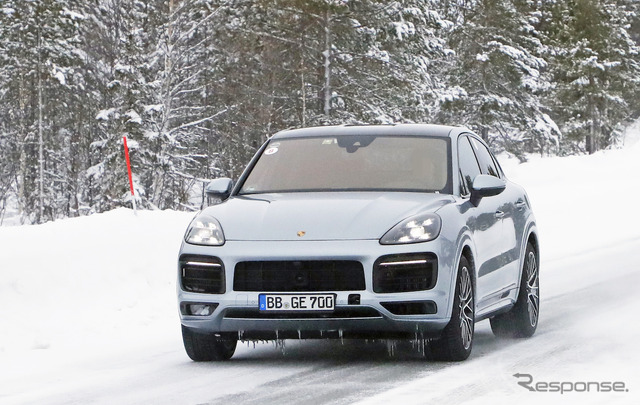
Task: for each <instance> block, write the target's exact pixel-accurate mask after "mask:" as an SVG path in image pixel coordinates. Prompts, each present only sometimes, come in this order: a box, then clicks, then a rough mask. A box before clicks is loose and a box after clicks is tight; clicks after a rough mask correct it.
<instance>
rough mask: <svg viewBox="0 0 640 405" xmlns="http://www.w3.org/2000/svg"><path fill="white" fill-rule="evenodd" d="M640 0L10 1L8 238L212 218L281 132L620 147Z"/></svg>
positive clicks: (3, 33) (3, 84) (507, 147)
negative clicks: (180, 215) (340, 130)
mask: <svg viewBox="0 0 640 405" xmlns="http://www.w3.org/2000/svg"><path fill="white" fill-rule="evenodd" d="M639 12H640V1H639V0H401V1H379V0H227V1H222V0H145V1H142V0H0V223H1V222H2V218H3V217H4V216H5V215H8V214H7V213H8V212H10V211H11V214H12V215H19V216H20V218H21V222H24V223H42V222H45V221H49V220H52V219H57V218H64V217H74V216H79V215H87V214H90V213H94V212H103V211H107V210H110V209H113V208H116V207H120V206H131V197H130V194H129V192H128V190H129V185H128V179H127V173H126V164H125V161H124V151H123V137H124V136H126V137H127V140H128V145H129V147H130V149H131V164H132V168H133V175H134V185H135V191H136V199H137V202H138V205H139V206H142V207H144V208H150V209H156V208H157V209H178V210H195V209H199V208H200V207H201V206H202V205H203V204H204V203H205V202H206V201H205V200H206V198H205V195H204V185H205V184H206V182H207V181H208V180H210V179H213V178H216V177H221V176H228V177H232V178H237V177H238V176H239V174H240V172H241V170H242V169H243V168H244V166H245V165H246V163H247V162H248V161H249V159H250V158H251V156H253V154H254V153H255V152H256V150H257V149H258V148H259V147H260V145H261V144H262V143H263V142H264V141H265V140H267V139H268V137H269V136H270V135H272V134H273V133H275V132H277V131H279V130H282V129H286V128H294V127H305V126H314V125H330V124H354V123H370V124H385V123H399V122H415V123H441V124H450V125H464V126H467V127H469V128H471V129H473V130H474V131H476V132H477V133H478V134H480V135H481V136H482V137H483V138H484V139H485V140H486V141H487V142H488V143H489V145H490V146H491V147H492V148H493V150H494V151H496V152H506V153H509V154H512V155H515V156H517V157H518V158H520V159H523V160H524V159H526V155H527V154H530V153H536V154H542V155H570V154H584V153H593V152H595V151H597V150H600V149H606V148H615V147H617V146H619V144H620V142H621V132H622V130H623V129H624V127H625V126H626V125H628V123H629V122H631V121H632V120H634V119H636V118H637V117H638V116H639V115H640V102H639V101H640V95H639V91H640V55H639V50H640V46H639V44H640V17H639V16H638V13H639Z"/></svg>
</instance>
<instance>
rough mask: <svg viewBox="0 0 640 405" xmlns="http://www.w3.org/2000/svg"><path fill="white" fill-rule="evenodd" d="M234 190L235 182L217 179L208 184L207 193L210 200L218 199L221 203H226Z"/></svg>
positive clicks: (225, 178)
mask: <svg viewBox="0 0 640 405" xmlns="http://www.w3.org/2000/svg"><path fill="white" fill-rule="evenodd" d="M232 188H233V180H231V179H230V178H227V177H222V178H219V179H215V180H212V181H210V182H209V184H207V188H206V189H205V192H206V193H207V196H208V197H209V198H216V199H219V200H220V201H224V200H226V199H227V198H229V196H230V195H231V189H232Z"/></svg>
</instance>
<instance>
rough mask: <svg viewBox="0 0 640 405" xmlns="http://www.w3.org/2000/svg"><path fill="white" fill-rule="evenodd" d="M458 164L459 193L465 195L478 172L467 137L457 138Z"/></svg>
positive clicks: (474, 156) (469, 190) (476, 162)
mask: <svg viewBox="0 0 640 405" xmlns="http://www.w3.org/2000/svg"><path fill="white" fill-rule="evenodd" d="M458 164H459V165H460V176H461V182H460V195H467V194H469V193H470V192H471V185H472V184H473V179H475V178H476V176H477V175H479V174H480V168H479V167H478V161H477V160H476V155H475V153H473V148H472V147H471V144H469V137H467V136H461V137H460V138H459V139H458Z"/></svg>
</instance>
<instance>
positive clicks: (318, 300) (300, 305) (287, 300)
mask: <svg viewBox="0 0 640 405" xmlns="http://www.w3.org/2000/svg"><path fill="white" fill-rule="evenodd" d="M259 302H260V311H333V309H334V308H335V304H336V295H335V294H260V295H259Z"/></svg>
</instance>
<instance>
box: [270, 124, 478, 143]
mask: <svg viewBox="0 0 640 405" xmlns="http://www.w3.org/2000/svg"><path fill="white" fill-rule="evenodd" d="M461 132H471V131H469V130H468V129H467V128H464V127H455V126H448V125H432V124H388V125H333V126H321V127H308V128H299V129H287V130H284V131H280V132H278V133H276V134H275V135H273V137H272V138H271V139H283V138H300V137H325V136H349V135H380V136H383V135H404V136H435V137H443V138H447V137H450V136H452V135H454V134H459V133H461Z"/></svg>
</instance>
